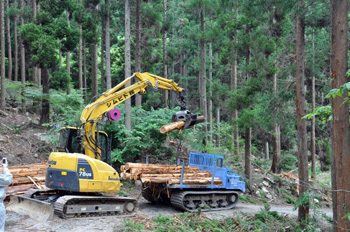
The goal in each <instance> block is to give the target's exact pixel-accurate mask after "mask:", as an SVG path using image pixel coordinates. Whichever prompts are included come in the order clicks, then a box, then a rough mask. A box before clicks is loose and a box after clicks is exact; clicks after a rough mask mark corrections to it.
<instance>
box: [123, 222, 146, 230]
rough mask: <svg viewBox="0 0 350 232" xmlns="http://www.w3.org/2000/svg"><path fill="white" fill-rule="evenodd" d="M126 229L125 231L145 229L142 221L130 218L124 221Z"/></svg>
mask: <svg viewBox="0 0 350 232" xmlns="http://www.w3.org/2000/svg"><path fill="white" fill-rule="evenodd" d="M124 226H125V228H124V230H123V231H143V230H144V225H143V224H142V223H134V222H133V221H131V220H130V219H128V220H126V221H125V223H124Z"/></svg>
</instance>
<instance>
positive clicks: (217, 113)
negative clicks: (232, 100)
mask: <svg viewBox="0 0 350 232" xmlns="http://www.w3.org/2000/svg"><path fill="white" fill-rule="evenodd" d="M216 125H217V130H218V132H217V136H216V146H217V147H220V145H221V144H220V130H221V128H220V107H219V106H218V107H216Z"/></svg>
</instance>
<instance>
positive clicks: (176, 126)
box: [159, 121, 185, 134]
mask: <svg viewBox="0 0 350 232" xmlns="http://www.w3.org/2000/svg"><path fill="white" fill-rule="evenodd" d="M184 125H185V122H184V121H179V122H172V123H170V124H167V125H164V126H162V127H161V128H160V129H159V131H160V133H162V134H165V133H167V132H170V131H173V130H180V129H182V128H183V126H184Z"/></svg>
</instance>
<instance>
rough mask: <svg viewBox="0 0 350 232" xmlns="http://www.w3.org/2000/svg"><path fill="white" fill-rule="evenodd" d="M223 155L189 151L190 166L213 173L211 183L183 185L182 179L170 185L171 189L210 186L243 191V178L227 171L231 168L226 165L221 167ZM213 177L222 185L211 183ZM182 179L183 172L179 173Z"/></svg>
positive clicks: (211, 187)
mask: <svg viewBox="0 0 350 232" xmlns="http://www.w3.org/2000/svg"><path fill="white" fill-rule="evenodd" d="M223 161H224V156H222V155H213V154H206V153H198V152H191V153H190V157H189V161H188V165H189V166H192V167H198V168H199V170H201V171H203V170H205V171H209V172H210V173H212V175H213V179H212V184H211V185H183V184H182V181H181V182H180V184H179V185H170V186H169V188H172V189H178V188H180V189H186V188H210V189H229V190H240V191H242V192H245V182H244V181H243V178H242V177H241V176H239V175H237V174H236V173H229V172H231V171H232V170H231V169H230V168H227V167H223ZM214 177H218V178H220V179H221V181H222V182H223V185H221V186H217V185H213V180H214ZM182 179H183V172H182V173H181V180H182Z"/></svg>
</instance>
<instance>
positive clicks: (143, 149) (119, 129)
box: [105, 108, 175, 163]
mask: <svg viewBox="0 0 350 232" xmlns="http://www.w3.org/2000/svg"><path fill="white" fill-rule="evenodd" d="M121 109H122V108H121ZM174 112H175V111H172V110H169V109H159V110H153V109H151V110H150V111H146V110H144V109H142V108H132V128H133V130H131V131H129V130H127V129H126V128H125V124H124V123H123V122H124V116H123V114H122V117H121V118H120V119H119V120H117V121H112V122H111V123H110V124H106V126H105V131H106V132H107V133H108V134H110V135H113V138H114V143H113V144H114V145H113V147H112V149H113V150H112V161H113V162H119V163H124V162H125V161H126V160H134V159H136V158H140V157H146V155H153V156H158V159H161V157H162V156H164V155H165V154H167V155H169V153H170V154H172V151H171V150H170V149H169V148H167V147H165V145H164V141H165V139H166V135H164V134H161V133H159V128H160V127H161V126H163V125H165V124H168V123H170V122H171V115H172V114H173V113H174Z"/></svg>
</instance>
